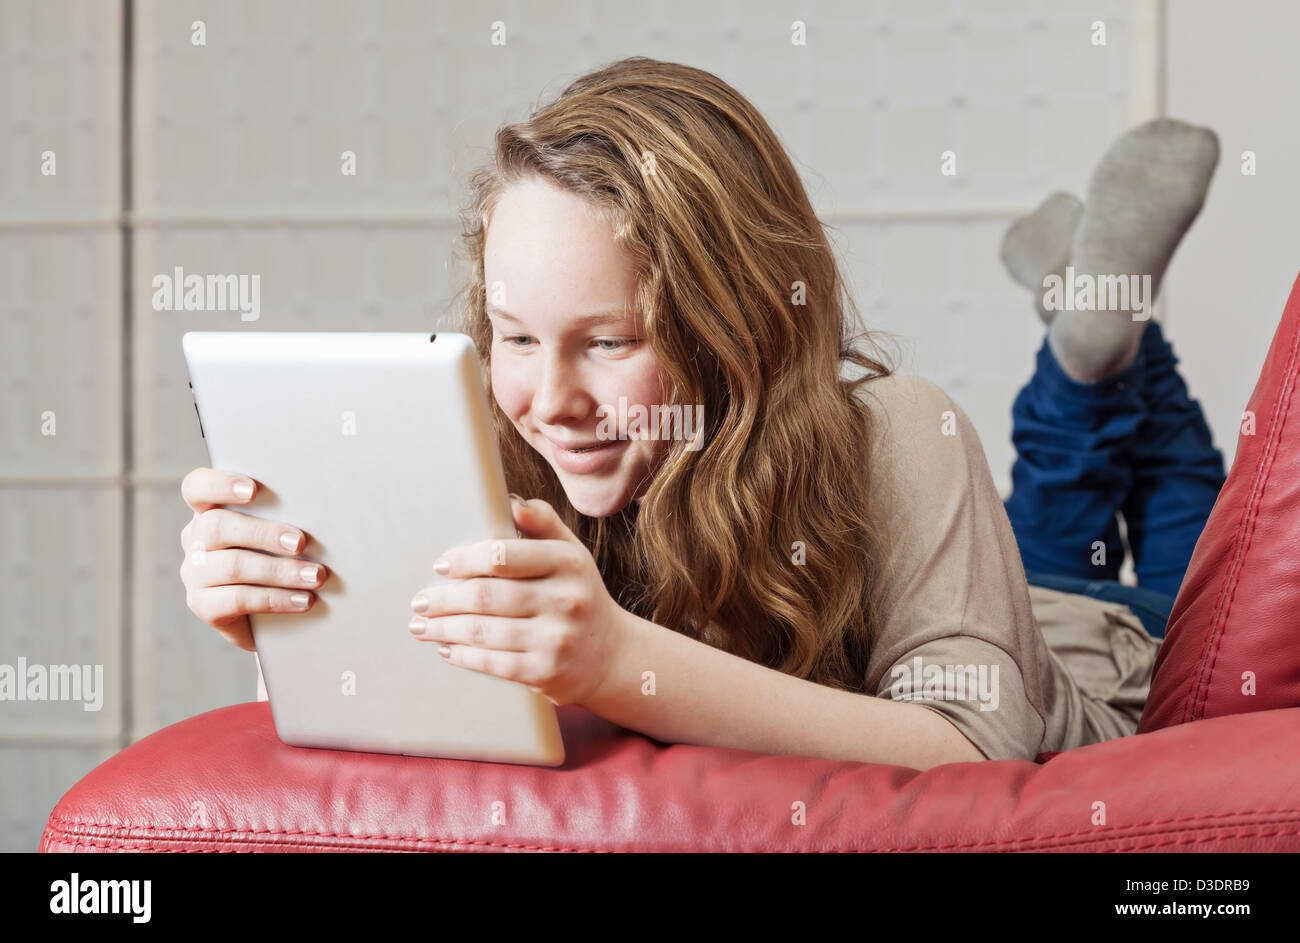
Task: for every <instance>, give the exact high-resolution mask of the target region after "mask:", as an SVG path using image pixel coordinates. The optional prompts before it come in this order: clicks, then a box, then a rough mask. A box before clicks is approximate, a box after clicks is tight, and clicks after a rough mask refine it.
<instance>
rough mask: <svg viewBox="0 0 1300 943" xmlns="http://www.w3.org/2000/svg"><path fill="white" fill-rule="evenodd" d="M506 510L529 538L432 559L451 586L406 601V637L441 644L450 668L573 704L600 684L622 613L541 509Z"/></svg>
mask: <svg viewBox="0 0 1300 943" xmlns="http://www.w3.org/2000/svg"><path fill="white" fill-rule="evenodd" d="M511 508H512V510H513V512H514V519H515V526H516V527H517V528H518V529H519V531H520V532H521V533H523V534H525V535H527V536H528V537H530V538H532V539H524V540H520V539H512V540H485V541H482V542H481V543H476V544H465V545H462V546H458V547H452V548H451V549H449V550H448V551H447V552H446V553H444V554H443V555H442V558H441V559H442V560H445V561H447V563H448V564H449V567H448V569H447V571H446V572H445V573H443V575H444V576H446V577H447V578H448V579H449V580H451V582H446V583H436V584H433V585H430V586H426V587H425V588H424V589H422V590H420V591H419V593H418V594H417V595H416V597H415V598H414V599H412V600H411V608H412V609H413V610H415V612H416V616H415V618H413V619H412V620H411V623H410V630H411V633H412V634H413V635H414V636H415V637H416V638H417V639H419V640H421V641H429V642H440V643H442V647H441V648H440V649H439V651H440V652H441V653H442V655H443V657H444V658H446V659H447V661H448V662H450V663H451V664H453V665H458V666H460V667H462V668H470V669H473V670H474V671H482V672H484V673H486V674H491V675H496V676H497V677H498V678H505V679H506V680H507V681H518V682H521V683H522V684H526V685H528V686H529V687H530V688H531V689H532V690H533V691H536V692H537V693H539V694H542V695H545V696H546V698H547V699H548V700H550V701H551V703H553V704H556V705H561V704H581V703H582V702H583V701H584V700H586V699H587V698H589V697H590V696H591V695H592V694H593V693H595V691H596V690H597V689H598V688H599V687H600V686H601V684H602V683H603V682H604V680H605V675H606V673H607V672H608V670H609V666H610V665H611V664H612V663H613V661H614V656H615V653H616V651H617V649H618V647H619V646H620V645H621V644H622V639H623V636H624V627H625V625H626V622H625V620H626V619H628V618H629V617H630V615H631V614H630V613H629V612H628V611H627V610H626V609H624V608H622V607H621V606H619V605H618V604H617V603H616V602H614V599H613V597H611V596H610V595H609V591H608V590H606V588H605V582H604V580H603V579H602V578H601V575H600V571H599V569H597V567H596V561H595V559H593V558H592V555H591V551H589V550H588V549H587V548H586V546H585V545H584V544H583V543H582V541H580V540H579V539H578V538H577V537H575V536H574V535H573V532H572V531H570V530H569V529H568V528H567V527H565V526H564V523H563V521H561V520H560V516H559V515H558V514H557V513H556V511H555V509H554V508H553V507H551V505H550V504H548V503H547V502H545V501H542V500H540V499H536V500H533V501H527V502H523V501H511ZM435 568H436V564H435ZM421 597H423V601H421Z"/></svg>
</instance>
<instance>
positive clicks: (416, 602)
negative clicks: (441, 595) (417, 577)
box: [411, 593, 429, 612]
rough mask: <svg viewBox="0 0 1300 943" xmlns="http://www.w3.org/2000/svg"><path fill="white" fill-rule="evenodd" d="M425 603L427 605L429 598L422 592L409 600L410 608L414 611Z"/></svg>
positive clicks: (421, 607) (418, 609)
mask: <svg viewBox="0 0 1300 943" xmlns="http://www.w3.org/2000/svg"><path fill="white" fill-rule="evenodd" d="M427 605H429V600H428V598H427V597H426V596H425V595H424V594H423V593H421V594H420V595H418V596H416V597H415V598H414V599H412V600H411V608H412V609H414V610H415V611H416V612H419V611H420V610H421V609H423V608H424V607H425V606H427Z"/></svg>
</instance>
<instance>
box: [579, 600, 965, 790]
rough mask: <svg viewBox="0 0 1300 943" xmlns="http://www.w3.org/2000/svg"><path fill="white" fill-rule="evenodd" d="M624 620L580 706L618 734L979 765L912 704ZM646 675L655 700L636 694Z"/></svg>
mask: <svg viewBox="0 0 1300 943" xmlns="http://www.w3.org/2000/svg"><path fill="white" fill-rule="evenodd" d="M625 615H626V616H627V618H626V619H625V620H624V621H623V625H622V626H621V627H620V629H619V631H620V632H621V634H622V644H620V645H618V646H616V652H617V654H616V655H615V657H614V662H613V664H611V665H610V666H609V670H608V672H607V673H606V675H605V680H604V683H603V684H601V686H600V687H599V688H597V689H596V691H595V692H594V694H592V695H591V696H590V697H588V698H586V699H585V700H584V701H583V702H582V705H583V706H584V707H585V708H587V709H588V710H590V711H591V712H592V713H595V714H599V715H600V716H602V717H605V718H606V719H608V720H611V721H613V722H614V723H616V724H619V725H621V726H624V727H628V728H630V729H632V730H637V731H640V732H641V733H644V734H647V735H648V736H651V737H654V738H655V739H657V740H662V741H665V742H669V743H693V744H699V745H702V746H718V747H733V748H737V749H742V750H753V751H755V752H759V753H769V754H795V755H801V756H817V757H824V758H826V759H831V760H853V761H857V762H862V763H885V764H890V765H895V766H908V767H911V768H913V769H922V770H923V769H929V768H930V767H932V766H939V765H941V764H944V763H966V762H976V761H979V760H983V759H984V758H985V757H984V755H983V754H982V753H981V752H980V751H979V750H978V749H977V748H976V747H975V746H974V744H972V743H971V742H970V741H969V740H967V739H966V738H965V737H964V736H963V735H962V734H961V733H960V731H958V730H957V728H956V727H954V726H953V725H952V724H951V723H949V722H948V720H947V719H946V718H944V717H943V716H942V715H940V714H938V713H936V712H935V711H932V710H929V709H928V708H925V707H922V706H921V705H919V704H916V703H911V702H908V701H894V700H889V699H886V698H880V697H874V696H872V695H867V694H853V693H851V692H848V691H841V690H836V689H834V688H829V687H826V686H824V685H820V684H815V683H813V682H811V681H804V680H802V679H799V678H795V677H792V676H790V675H786V674H782V673H781V672H779V671H775V670H773V669H771V668H766V667H764V666H762V665H758V664H755V663H753V662H751V661H747V660H746V659H744V658H740V657H738V656H736V655H731V654H728V653H727V652H724V651H721V650H719V649H716V648H713V647H712V646H710V645H706V644H705V643H703V642H697V641H695V640H694V639H690V638H687V637H686V636H684V635H681V634H680V633H678V632H673V631H672V630H670V629H666V628H664V627H663V626H660V625H656V624H655V623H653V622H650V621H649V620H646V619H642V618H639V617H637V616H634V615H632V614H631V613H627V612H626V611H625ZM647 671H650V672H653V673H654V679H653V680H654V691H655V693H654V694H653V695H650V694H645V693H642V692H643V688H644V686H645V685H646V681H645V680H644V679H643V674H644V672H647Z"/></svg>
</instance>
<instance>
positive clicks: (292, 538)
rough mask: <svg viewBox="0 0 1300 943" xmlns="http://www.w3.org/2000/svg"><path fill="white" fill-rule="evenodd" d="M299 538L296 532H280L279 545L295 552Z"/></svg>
mask: <svg viewBox="0 0 1300 943" xmlns="http://www.w3.org/2000/svg"><path fill="white" fill-rule="evenodd" d="M300 540H301V538H300V537H299V536H298V535H297V534H281V535H280V546H281V547H283V548H284V549H285V550H288V551H289V552H290V553H297V552H298V544H299V542H300Z"/></svg>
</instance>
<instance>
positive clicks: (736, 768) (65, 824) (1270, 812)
mask: <svg viewBox="0 0 1300 943" xmlns="http://www.w3.org/2000/svg"><path fill="white" fill-rule="evenodd" d="M559 715H560V723H561V726H562V730H563V734H564V739H565V744H566V747H567V751H568V757H567V762H566V763H565V765H564V766H561V767H557V768H553V769H552V768H543V767H528V766H514V765H507V764H497V763H475V762H468V761H463V760H440V759H429V758H424V757H402V756H388V755H384V754H373V753H351V752H345V751H337V750H316V749H304V748H299V747H290V746H286V745H285V744H283V743H282V742H281V741H280V740H279V738H278V737H277V736H276V733H275V729H274V727H273V724H272V719H271V712H270V707H269V705H268V704H267V703H265V702H252V703H247V704H239V705H235V706H232V707H225V708H221V709H218V710H214V711H209V712H208V713H206V714H201V715H199V716H198V717H193V718H191V719H189V720H186V721H182V722H181V723H178V724H174V725H172V726H170V727H167V728H165V729H163V730H160V731H158V732H157V733H154V734H152V735H151V736H149V737H146V738H144V739H143V740H140V741H139V742H137V743H135V744H133V745H132V746H130V747H128V748H127V749H125V750H123V751H122V752H121V753H119V754H117V755H116V756H114V757H113V758H112V759H110V760H108V761H107V762H105V763H103V764H102V765H101V766H99V767H98V768H97V769H95V770H93V771H92V772H91V773H90V774H88V775H87V776H86V777H85V778H84V779H82V780H81V781H80V782H79V783H77V785H75V786H74V787H73V788H72V789H71V790H69V791H68V793H67V794H66V795H65V796H64V797H63V798H62V800H61V801H60V802H59V804H58V805H57V806H56V807H55V809H54V811H53V813H52V814H51V815H50V819H49V823H48V825H47V826H46V829H45V834H44V836H43V838H42V840H41V846H40V848H41V850H42V851H137V850H147V851H367V850H401V851H462V850H531V851H887V850H896V851H901V850H913V851H940V850H953V851H1029V850H1034V851H1044V850H1057V851H1085V850H1086V851H1174V850H1188V849H1191V850H1203V849H1211V850H1216V851H1247V850H1255V851H1259V850H1268V851H1300V801H1298V799H1297V795H1298V793H1297V788H1296V787H1297V784H1300V708H1297V709H1291V710H1277V711H1266V712H1260V713H1253V714H1245V715H1237V716H1232V717H1223V718H1217V719H1213V720H1205V721H1201V722H1198V723H1195V724H1183V725H1178V726H1175V727H1171V728H1169V729H1166V730H1160V731H1156V732H1154V733H1151V734H1146V735H1137V736H1132V737H1125V738H1122V739H1118V740H1111V741H1107V742H1105V743H1099V744H1095V745H1092V746H1088V747H1083V748H1080V749H1076V750H1070V751H1068V752H1066V753H1062V754H1059V755H1057V756H1055V757H1054V758H1053V759H1051V760H1050V761H1049V762H1047V763H1046V764H1044V765H1036V764H1034V763H1030V762H1026V761H1023V760H1005V761H997V762H981V763H956V764H951V765H946V766H939V767H935V768H933V769H930V770H926V771H923V772H922V771H918V770H913V769H907V768H903V767H897V766H881V765H875V764H865V763H852V762H843V761H831V760H821V759H812V758H808V757H800V756H767V755H764V754H759V753H750V752H747V751H743V750H730V749H719V748H713V747H700V746H690V745H685V744H674V745H663V744H659V743H657V742H655V741H653V740H650V739H648V738H646V737H644V736H641V735H640V734H637V733H634V732H631V731H628V730H624V729H623V728H620V727H617V726H615V725H613V724H611V723H609V722H608V721H605V720H603V719H601V718H599V717H596V716H595V715H593V714H590V713H589V712H587V711H585V710H583V709H582V708H579V707H576V706H568V707H564V708H561V709H560V711H559Z"/></svg>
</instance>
